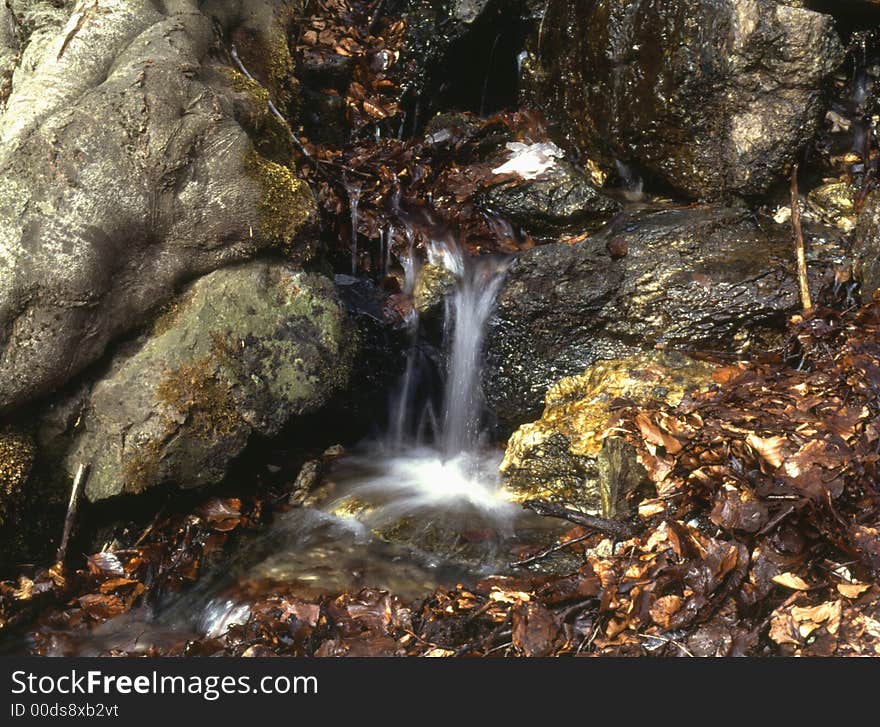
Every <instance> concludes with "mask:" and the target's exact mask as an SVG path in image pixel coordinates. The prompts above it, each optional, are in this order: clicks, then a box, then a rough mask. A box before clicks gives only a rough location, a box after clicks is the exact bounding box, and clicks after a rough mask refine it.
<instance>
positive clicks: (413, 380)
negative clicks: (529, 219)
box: [387, 229, 507, 459]
mask: <svg viewBox="0 0 880 727" xmlns="http://www.w3.org/2000/svg"><path fill="white" fill-rule="evenodd" d="M405 232H406V234H407V238H408V239H410V249H409V251H408V254H405V255H401V256H400V261H401V264H402V265H403V268H404V271H405V275H406V277H405V284H404V290H405V292H407V293H410V294H411V293H412V291H413V288H414V287H415V282H416V278H417V276H418V273H419V265H418V260H417V258H416V257H415V254H414V250H413V246H412V233H411V231H410V230H409V229H406V230H405ZM435 237H441V236H440V235H435ZM427 248H428V262H429V263H430V264H431V265H441V266H443V267H445V268H446V269H447V270H449V271H450V272H451V273H452V274H453V276H454V278H455V281H456V282H455V288H454V290H453V291H452V292H451V293H450V294H449V295H447V297H446V299H445V301H444V322H443V354H444V363H445V365H444V367H443V368H444V372H445V376H444V387H443V402H442V411H441V414H440V416H439V417H437V416H436V415H435V408H434V402H433V401H432V400H431V397H430V396H428V397H425V395H424V394H425V391H424V390H425V388H426V387H424V386H420V384H421V383H423V380H424V378H425V376H426V373H425V372H426V370H427V369H428V368H429V364H428V362H426V360H425V357H424V355H423V351H422V350H421V347H420V344H421V343H422V339H421V338H420V335H421V331H422V327H421V325H420V321H419V317H418V315H417V314H416V313H415V312H413V313H412V314H411V315H410V318H409V319H408V321H407V324H408V327H409V334H410V346H409V349H408V352H407V362H406V368H405V371H404V375H403V377H402V379H401V382H400V384H399V386H398V387H397V390H396V392H395V394H394V396H393V398H392V401H391V406H390V431H389V433H388V437H387V443H388V444H389V445H390V446H391V448H392V449H394V450H397V451H400V450H401V449H402V448H403V447H405V446H407V445H412V444H415V445H417V446H418V445H423V444H425V441H424V435H425V434H426V431H429V432H430V433H431V434H432V435H433V437H432V441H433V445H434V446H435V448H436V449H438V450H439V451H440V454H441V455H442V457H443V458H444V459H449V458H453V457H456V456H458V455H460V454H466V453H473V452H475V451H476V450H477V449H478V448H479V446H480V438H481V434H482V429H483V426H482V425H483V423H484V420H485V416H484V415H485V400H484V397H483V392H482V386H481V379H482V376H481V373H482V366H481V364H482V349H483V341H484V338H485V333H486V325H487V323H488V320H489V316H490V315H491V313H492V310H493V308H494V304H495V298H496V296H497V294H498V290H499V288H500V287H501V282H502V280H503V278H504V271H505V270H506V267H507V261H506V260H504V259H501V258H498V257H495V256H486V257H470V256H469V255H467V253H465V252H464V251H463V250H462V249H461V247H460V246H459V245H458V244H457V243H456V242H455V240H453V239H452V238H451V237H450V236H448V235H447V236H442V237H441V239H435V240H433V241H432V242H431V243H430V244H429V245H428V246H427Z"/></svg>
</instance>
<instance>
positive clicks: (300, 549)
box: [83, 228, 556, 653]
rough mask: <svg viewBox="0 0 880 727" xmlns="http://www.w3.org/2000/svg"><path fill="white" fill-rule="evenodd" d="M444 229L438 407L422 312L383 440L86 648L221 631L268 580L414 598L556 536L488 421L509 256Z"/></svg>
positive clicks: (437, 252)
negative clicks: (491, 351) (508, 473)
mask: <svg viewBox="0 0 880 727" xmlns="http://www.w3.org/2000/svg"><path fill="white" fill-rule="evenodd" d="M402 232H403V234H405V235H406V237H407V239H409V241H410V245H409V250H408V254H403V255H401V256H399V260H400V262H401V263H402V265H403V268H404V275H405V280H404V282H403V288H404V292H406V293H407V294H410V295H411V294H412V293H413V291H414V288H415V284H416V281H417V277H418V275H419V269H420V262H419V260H418V258H417V257H416V255H415V244H414V243H415V239H414V235H413V232H412V230H411V229H408V228H404V229H403V230H402ZM435 236H436V237H442V238H443V239H442V241H434V242H433V243H431V244H430V245H428V262H429V263H430V264H432V265H443V266H444V267H445V268H446V269H447V270H448V271H449V272H451V273H452V275H453V277H454V278H455V281H456V282H455V287H454V289H453V290H452V292H450V293H449V294H448V295H447V297H446V298H445V315H444V326H443V339H444V342H443V358H444V363H443V365H442V366H441V368H442V369H443V373H444V386H443V395H442V410H441V412H440V414H439V416H438V415H435V413H434V412H435V403H434V402H435V400H436V397H435V396H432V395H431V394H432V393H436V392H431V388H432V386H431V381H432V379H431V377H430V376H428V375H427V374H426V369H430V368H431V366H429V365H428V362H427V361H426V358H427V357H426V356H424V355H423V352H422V346H423V345H424V342H423V341H422V340H421V337H422V333H423V328H427V326H422V325H421V321H420V320H419V317H418V315H417V314H416V313H415V312H413V313H412V314H411V315H410V317H409V320H408V325H409V329H410V335H411V344H410V349H409V355H408V361H407V366H406V370H405V372H404V374H403V376H402V378H401V381H400V384H399V387H398V391H397V393H396V396H395V397H394V398H393V399H392V401H391V404H390V411H389V417H388V418H389V426H388V430H387V432H386V434H385V436H383V437H380V438H378V439H376V440H373V441H370V442H365V443H363V444H362V445H361V446H359V447H358V448H356V449H355V450H353V451H352V452H351V453H350V454H348V455H346V456H345V457H343V458H341V459H340V460H338V461H337V462H336V463H335V464H334V465H333V466H332V468H331V469H330V471H329V472H328V473H327V475H326V478H325V482H324V484H323V485H322V486H321V487H320V488H319V491H318V492H317V493H315V498H314V501H313V502H312V503H311V506H308V507H297V508H294V509H291V510H290V511H289V512H286V513H284V514H282V515H280V516H279V517H278V518H276V520H275V521H274V523H273V525H272V527H271V528H270V529H269V530H268V531H266V532H264V533H262V534H260V535H259V536H258V537H255V538H253V539H251V540H246V541H244V542H242V543H241V544H239V546H238V548H237V550H236V554H235V557H234V559H232V560H231V561H230V562H228V563H226V564H225V566H224V568H223V569H221V570H219V571H218V572H217V573H216V574H215V577H214V579H209V578H204V579H203V580H202V581H201V582H200V584H199V586H198V587H197V588H195V589H193V590H191V591H190V592H188V593H185V594H181V595H180V596H179V597H176V598H175V599H173V600H172V601H170V602H169V603H165V604H163V605H162V606H161V608H160V609H159V610H158V611H156V610H154V609H153V608H152V607H144V608H142V609H139V610H137V611H132V612H130V613H129V614H127V615H126V617H125V618H123V619H119V620H114V621H110V622H108V623H107V624H105V625H104V627H102V628H101V629H97V630H96V631H95V633H93V635H92V638H91V642H90V644H91V645H90V646H89V647H88V648H91V649H95V650H96V652H95V653H98V652H99V651H102V650H104V651H106V650H110V649H113V648H124V649H125V650H126V651H128V652H134V651H136V650H137V649H139V648H141V647H142V646H143V648H147V647H148V645H149V644H151V643H161V642H162V640H163V639H167V638H179V637H180V634H181V633H187V632H191V633H192V634H193V635H196V636H197V635H201V636H206V635H207V636H210V637H219V636H221V635H222V634H223V633H225V632H226V630H227V629H228V628H229V627H230V626H232V625H233V624H236V623H242V622H244V621H246V620H247V618H248V615H249V614H250V612H251V609H250V604H249V601H248V595H247V594H248V593H251V592H252V591H253V589H257V590H258V589H259V588H260V587H261V584H266V585H267V587H272V585H273V584H276V585H277V584H287V585H288V586H291V587H300V586H301V587H304V588H307V589H315V588H319V589H322V590H325V591H327V592H338V591H342V590H351V589H357V588H360V587H371V588H383V589H388V590H390V591H393V592H394V593H396V594H398V595H400V596H403V597H411V598H418V597H421V596H423V595H424V594H426V593H429V592H430V591H432V590H434V589H435V588H437V587H440V586H444V587H446V586H452V585H454V584H456V583H467V582H468V581H469V580H472V579H475V578H477V577H480V576H482V575H486V574H488V573H498V572H503V571H504V570H505V569H506V568H507V567H508V564H509V562H510V560H511V548H512V547H513V545H514V544H515V543H522V542H527V543H532V544H533V543H535V542H536V540H537V541H539V542H542V543H543V542H546V540H547V538H548V537H553V535H555V532H556V525H555V524H552V525H550V524H548V523H547V521H546V520H542V519H540V518H537V517H536V516H533V515H530V514H528V513H525V512H524V511H523V510H522V509H521V508H519V507H518V506H515V505H513V504H511V503H510V502H508V501H507V499H505V497H504V493H503V491H502V490H501V488H500V487H499V475H498V465H499V464H500V459H501V456H500V452H499V451H498V450H497V449H492V448H491V447H490V446H489V444H488V442H487V441H486V440H487V439H488V437H487V436H486V432H485V430H484V425H485V421H486V410H485V403H484V399H483V394H482V391H481V386H480V381H481V360H482V358H481V356H482V345H483V340H484V336H485V332H486V326H487V322H488V319H489V317H490V315H491V313H492V309H493V305H494V302H495V298H496V296H497V294H498V290H499V288H500V286H501V283H502V281H503V278H504V272H505V269H506V260H504V259H500V258H497V257H489V256H487V257H479V258H475V257H470V256H468V255H467V254H465V253H464V252H463V251H462V250H461V249H460V248H459V247H458V246H457V245H456V244H455V242H454V240H451V239H447V236H443V235H435ZM389 244H390V240H389ZM322 490H323V491H324V493H325V494H324V496H323V498H322V497H321V496H320V492H321V491H322ZM83 653H88V652H83Z"/></svg>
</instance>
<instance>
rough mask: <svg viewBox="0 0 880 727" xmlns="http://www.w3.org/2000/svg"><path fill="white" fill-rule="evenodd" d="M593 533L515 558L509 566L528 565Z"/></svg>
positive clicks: (591, 535) (589, 536)
mask: <svg viewBox="0 0 880 727" xmlns="http://www.w3.org/2000/svg"><path fill="white" fill-rule="evenodd" d="M593 535H595V533H593V532H589V533H585V534H584V535H581V536H580V537H577V538H573V539H572V540H566V541H565V542H564V543H556V544H555V545H551V546H550V547H549V548H544V550H542V551H541V552H540V553H536V554H535V555H533V556H530V557H529V558H525V559H523V560H517V561H514V562H513V563H511V564H510V567H511V568H519V567H521V566H524V565H529V564H530V563H535V562H536V561H539V560H541V559H542V558H546V557H547V556H548V555H550V554H552V553H555V552H556V551H557V550H562V549H563V548H567V547H568V546H569V545H574V544H575V543H580V542H581V541H582V540H586V539H587V538H591V537H593Z"/></svg>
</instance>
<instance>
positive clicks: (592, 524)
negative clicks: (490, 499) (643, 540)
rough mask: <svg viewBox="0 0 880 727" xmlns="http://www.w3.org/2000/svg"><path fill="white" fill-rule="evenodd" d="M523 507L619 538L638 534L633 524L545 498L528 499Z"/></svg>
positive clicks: (622, 538) (625, 538)
mask: <svg viewBox="0 0 880 727" xmlns="http://www.w3.org/2000/svg"><path fill="white" fill-rule="evenodd" d="M523 507H525V508H527V509H529V510H531V511H532V512H534V513H536V514H538V515H546V516H548V517H558V518H560V519H561V520H568V521H569V522H572V523H575V524H576V525H583V526H584V527H585V528H590V529H592V530H598V531H599V532H600V533H605V535H608V536H610V537H612V538H616V539H617V540H627V539H629V538H631V537H633V536H634V535H638V531H637V530H636V528H634V527H633V526H632V525H629V524H627V523H624V522H620V521H618V520H608V519H607V518H604V517H594V516H592V515H587V514H585V513H582V512H578V511H577V510H572V509H570V508H567V507H563V506H562V505H554V504H553V503H552V502H546V501H545V500H528V501H526V502H524V503H523Z"/></svg>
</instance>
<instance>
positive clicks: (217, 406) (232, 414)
mask: <svg viewBox="0 0 880 727" xmlns="http://www.w3.org/2000/svg"><path fill="white" fill-rule="evenodd" d="M158 331H159V332H158V333H154V334H153V335H152V336H151V337H149V338H147V339H146V341H145V342H144V343H143V344H142V345H141V347H140V348H139V349H137V350H135V351H134V352H133V353H126V354H120V356H118V357H117V359H116V360H114V362H113V363H112V365H111V368H110V371H109V372H108V374H107V375H106V376H105V377H104V378H103V379H102V380H101V381H99V382H98V383H97V384H95V386H94V387H93V389H92V391H91V393H90V395H89V397H88V402H87V407H86V413H85V414H84V416H83V421H82V425H81V428H80V431H81V433H80V434H79V436H78V438H77V440H76V441H75V443H74V445H73V447H72V448H71V450H70V451H69V452H68V454H67V458H66V468H67V470H68V472H73V471H74V470H75V468H76V467H77V465H78V464H79V463H80V462H83V463H88V464H91V466H92V470H91V476H90V478H89V481H88V485H87V487H86V494H87V495H88V496H89V498H90V499H92V500H100V499H104V498H107V497H111V496H114V495H118V494H122V493H136V492H140V491H142V490H145V489H147V488H150V487H154V486H156V485H159V484H164V483H173V484H176V485H178V486H181V487H195V486H199V485H206V484H210V483H213V482H217V481H219V480H220V479H222V477H223V476H224V474H225V472H226V467H227V465H228V464H229V462H230V461H231V460H232V459H233V458H234V457H235V456H236V455H238V454H239V453H240V452H241V451H242V449H244V447H245V445H246V444H247V442H248V440H249V438H250V436H251V435H252V433H258V434H260V435H262V436H265V437H270V436H274V435H275V434H277V433H278V432H279V431H280V430H281V428H282V427H283V426H284V425H285V424H286V423H287V422H288V421H289V420H290V419H292V418H294V417H297V416H302V415H307V414H310V413H313V412H315V411H317V410H318V409H320V408H321V407H322V406H324V405H325V404H327V403H328V402H329V401H330V400H331V398H332V397H333V396H334V395H335V394H337V393H338V392H341V391H342V390H343V389H344V388H345V387H346V386H347V384H348V381H349V377H350V374H351V369H352V365H353V361H354V358H355V355H356V352H357V347H358V340H357V339H358V337H357V335H356V332H355V330H354V328H353V325H352V323H351V321H350V320H349V318H348V315H347V313H346V311H345V309H344V307H343V305H342V303H341V302H340V300H339V297H338V294H337V291H336V288H335V286H334V284H333V282H332V281H331V280H329V279H328V278H325V277H323V276H320V275H315V274H311V273H304V272H301V271H297V270H296V269H294V268H293V267H292V266H290V265H287V264H283V263H276V262H262V261H258V262H252V263H248V264H245V265H241V266H238V267H233V268H224V269H222V270H218V271H217V272H215V273H212V274H210V275H207V276H205V277H203V278H201V279H199V280H198V281H196V282H195V283H194V284H193V285H192V286H191V287H190V288H189V289H188V290H187V291H186V292H185V293H184V294H183V296H182V297H181V299H180V302H179V303H178V305H177V306H176V307H173V308H172V309H171V310H170V311H169V312H168V313H166V315H165V316H164V319H163V322H162V326H161V327H159V328H158Z"/></svg>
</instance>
